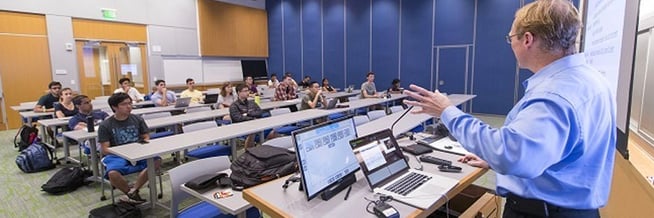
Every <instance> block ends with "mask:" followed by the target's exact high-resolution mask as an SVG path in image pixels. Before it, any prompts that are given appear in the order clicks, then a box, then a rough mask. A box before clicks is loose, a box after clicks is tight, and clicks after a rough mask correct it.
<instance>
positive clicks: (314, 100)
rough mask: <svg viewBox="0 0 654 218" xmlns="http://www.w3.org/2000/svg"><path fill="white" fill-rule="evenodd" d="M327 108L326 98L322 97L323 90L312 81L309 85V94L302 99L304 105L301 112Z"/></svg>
mask: <svg viewBox="0 0 654 218" xmlns="http://www.w3.org/2000/svg"><path fill="white" fill-rule="evenodd" d="M324 106H327V101H325V96H323V95H322V89H320V85H318V82H316V81H312V82H311V85H309V93H307V94H306V95H305V96H304V97H302V103H301V106H300V110H306V109H313V108H319V107H324Z"/></svg>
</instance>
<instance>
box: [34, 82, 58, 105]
mask: <svg viewBox="0 0 654 218" xmlns="http://www.w3.org/2000/svg"><path fill="white" fill-rule="evenodd" d="M48 89H49V90H48V93H47V94H45V95H43V96H41V98H39V101H38V102H37V103H36V105H34V111H35V112H54V111H55V109H54V103H56V102H58V101H59V91H60V90H61V83H60V82H57V81H52V82H50V84H48Z"/></svg>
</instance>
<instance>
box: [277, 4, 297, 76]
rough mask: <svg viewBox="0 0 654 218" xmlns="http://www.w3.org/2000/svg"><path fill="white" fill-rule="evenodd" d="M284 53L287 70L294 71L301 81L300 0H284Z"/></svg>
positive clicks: (294, 74)
mask: <svg viewBox="0 0 654 218" xmlns="http://www.w3.org/2000/svg"><path fill="white" fill-rule="evenodd" d="M282 5H283V7H284V8H283V9H282V10H284V54H285V60H286V61H285V65H286V72H291V73H293V78H295V80H297V81H299V80H298V79H300V80H301V79H302V78H301V73H302V62H301V61H302V59H301V58H302V50H301V44H300V37H301V35H300V0H283V1H282Z"/></svg>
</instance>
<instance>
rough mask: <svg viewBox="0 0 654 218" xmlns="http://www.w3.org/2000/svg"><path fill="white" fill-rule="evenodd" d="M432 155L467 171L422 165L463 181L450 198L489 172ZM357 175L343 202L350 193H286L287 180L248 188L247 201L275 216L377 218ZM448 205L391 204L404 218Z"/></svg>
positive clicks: (365, 186) (292, 189) (370, 195)
mask: <svg viewBox="0 0 654 218" xmlns="http://www.w3.org/2000/svg"><path fill="white" fill-rule="evenodd" d="M398 143H400V145H407V144H410V143H411V142H410V141H408V140H407V139H401V140H399V141H398ZM429 155H432V156H436V157H439V158H442V159H446V160H450V161H452V163H454V164H453V165H456V166H460V167H461V168H463V170H462V171H461V173H445V172H440V171H438V168H437V166H436V165H434V164H429V163H422V165H423V168H424V169H423V170H424V171H426V172H430V173H435V174H438V175H441V176H446V177H450V178H454V179H457V180H459V184H457V185H456V186H455V187H454V188H453V189H452V190H450V191H449V192H448V193H447V196H448V199H451V198H453V197H454V196H455V195H457V194H458V193H460V192H461V191H462V190H463V189H464V188H465V187H467V186H469V185H470V184H471V183H472V182H473V181H475V180H476V179H477V178H479V177H480V176H481V175H483V174H484V173H485V172H486V171H487V169H481V168H475V167H471V166H468V165H464V164H459V163H456V160H457V159H458V158H459V157H460V156H457V155H452V154H447V153H441V152H433V153H430V154H429ZM409 156H411V157H410V161H409V165H410V166H411V168H415V167H419V164H418V162H416V160H415V158H414V157H413V155H409ZM356 176H357V182H356V183H355V184H354V185H352V191H351V192H350V195H349V198H348V200H347V201H344V200H343V198H344V197H345V193H346V191H342V192H341V193H339V194H337V195H336V196H334V197H333V198H332V199H330V200H329V201H324V200H322V199H320V198H314V199H312V200H311V201H307V199H306V196H305V195H304V192H301V191H298V190H297V187H298V186H297V185H298V184H293V185H291V186H290V187H289V188H288V189H287V190H286V191H284V190H283V189H282V188H281V187H282V185H283V184H284V182H285V180H286V178H287V177H284V178H280V179H277V180H274V181H271V182H267V183H264V184H261V185H258V186H255V187H252V188H248V189H246V190H244V191H243V198H244V199H245V200H247V201H248V202H250V203H252V205H253V206H255V207H257V208H259V209H260V210H262V211H263V212H264V213H266V214H268V215H270V216H272V217H375V216H374V215H373V214H369V213H368V212H366V210H365V208H366V205H367V204H368V201H367V200H365V198H368V199H375V200H376V199H378V197H376V196H375V195H374V194H373V193H372V192H371V191H370V188H369V187H368V184H367V182H366V180H365V178H364V177H363V175H362V173H361V171H359V172H358V173H357V175H356ZM445 202H446V200H445V199H444V198H441V199H440V200H439V201H437V202H435V203H434V204H433V205H432V206H431V207H430V208H429V209H427V210H420V209H416V208H414V207H411V206H408V205H405V204H402V203H400V202H397V201H392V202H390V204H391V205H392V206H393V207H395V209H397V210H398V212H399V213H400V216H401V217H426V216H427V215H429V214H431V213H432V212H434V211H435V210H436V209H438V208H439V207H440V206H442V205H443V204H444V203H445Z"/></svg>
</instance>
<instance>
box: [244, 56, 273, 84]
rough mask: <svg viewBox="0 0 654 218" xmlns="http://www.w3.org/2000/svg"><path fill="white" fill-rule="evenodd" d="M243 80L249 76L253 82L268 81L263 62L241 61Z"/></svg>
mask: <svg viewBox="0 0 654 218" xmlns="http://www.w3.org/2000/svg"><path fill="white" fill-rule="evenodd" d="M241 69H242V70H243V78H245V77H247V76H251V77H252V78H253V79H254V80H268V70H267V69H268V68H267V66H266V61H265V60H241Z"/></svg>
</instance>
